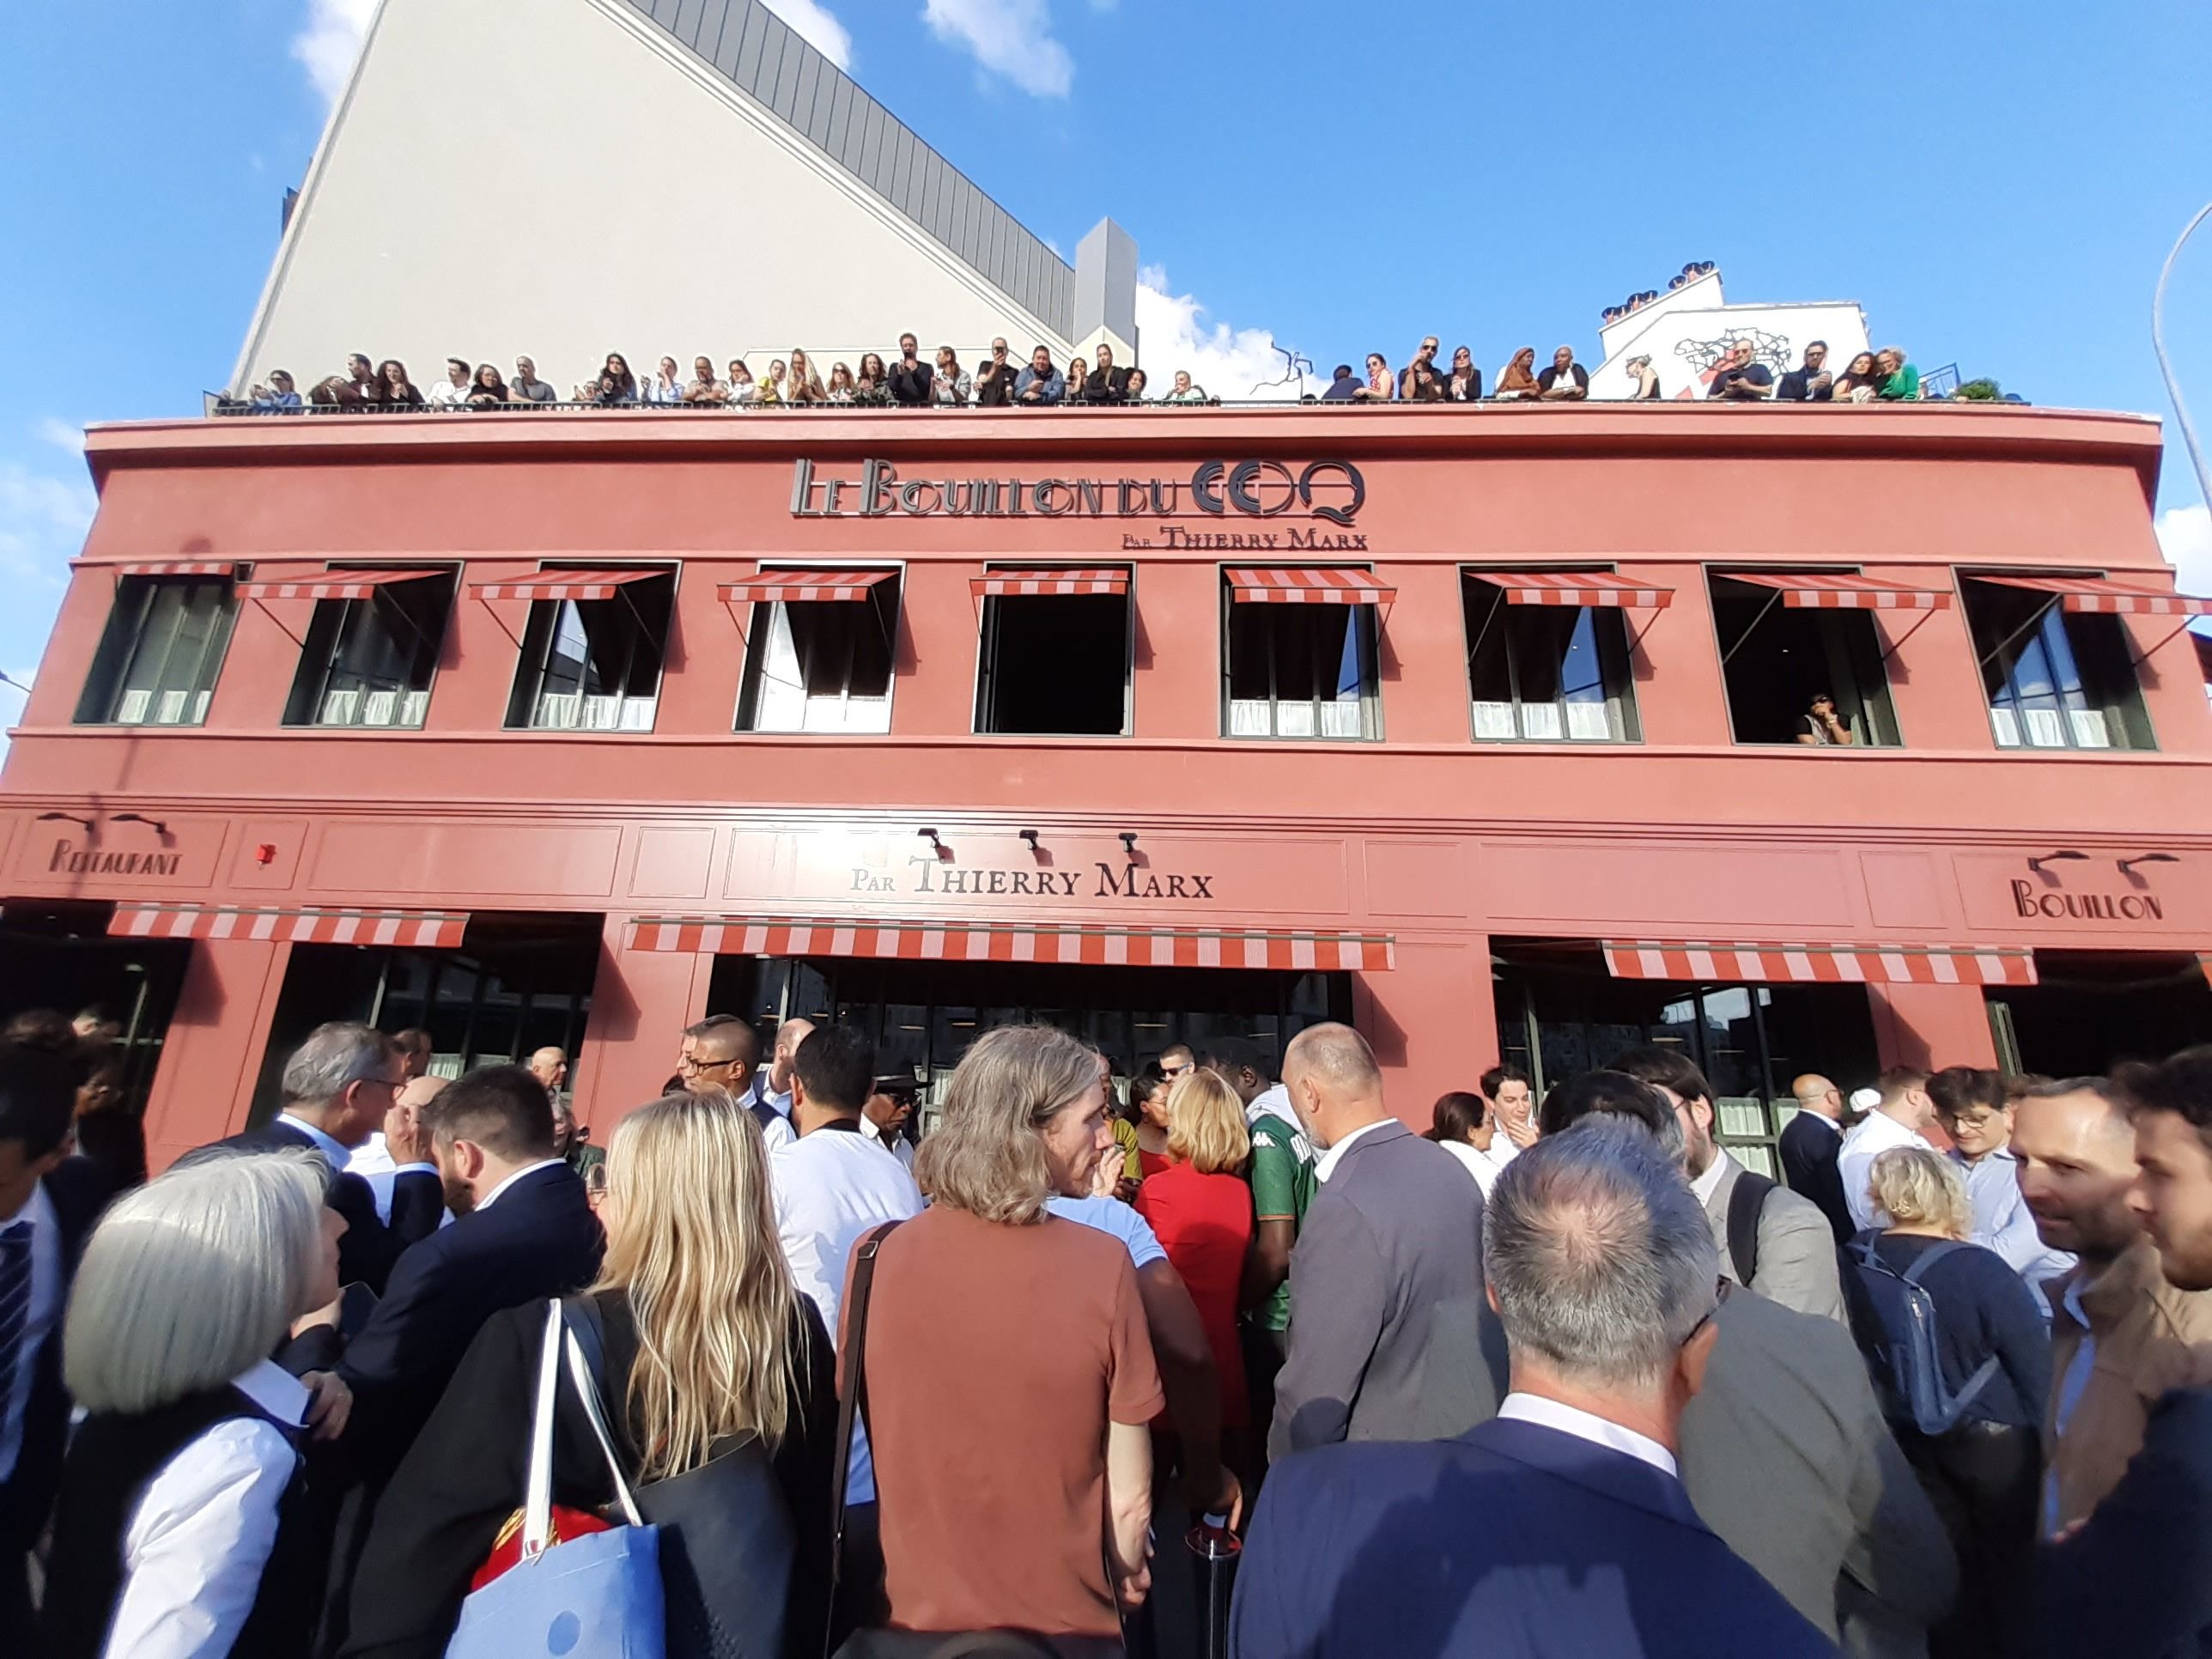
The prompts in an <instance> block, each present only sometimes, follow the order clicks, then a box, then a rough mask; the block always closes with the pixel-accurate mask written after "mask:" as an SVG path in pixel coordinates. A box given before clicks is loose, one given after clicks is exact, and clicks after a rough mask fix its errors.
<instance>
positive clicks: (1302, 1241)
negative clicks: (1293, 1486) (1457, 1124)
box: [1267, 1025, 1482, 1458]
mask: <svg viewBox="0 0 2212 1659" xmlns="http://www.w3.org/2000/svg"><path fill="white" fill-rule="evenodd" d="M1283 1086H1284V1088H1285V1090H1286V1091H1288V1092H1289V1094H1290V1097H1291V1105H1292V1106H1293V1107H1294V1108H1295V1109H1297V1115H1298V1117H1299V1120H1300V1121H1302V1122H1303V1123H1304V1126H1305V1130H1306V1133H1307V1134H1308V1135H1309V1136H1310V1137H1311V1138H1312V1139H1313V1142H1314V1144H1315V1145H1316V1146H1319V1147H1322V1148H1323V1149H1324V1150H1323V1153H1322V1159H1321V1162H1320V1164H1318V1165H1317V1166H1316V1175H1318V1176H1319V1177H1320V1180H1321V1190H1320V1191H1319V1192H1317V1193H1316V1194H1315V1195H1314V1200H1313V1204H1312V1206H1311V1207H1310V1208H1309V1209H1308V1210H1307V1212H1306V1218H1305V1225H1304V1227H1303V1228H1301V1229H1300V1230H1299V1232H1298V1242H1297V1247H1296V1248H1295V1249H1293V1250H1292V1251H1291V1330H1290V1355H1289V1358H1287V1359H1286V1360H1285V1362H1284V1364H1283V1370H1282V1374H1281V1376H1279V1377H1278V1378H1277V1380H1276V1383H1275V1420H1274V1424H1273V1427H1272V1429H1271V1430H1270V1431H1269V1433H1268V1436H1267V1453H1268V1455H1269V1456H1270V1457H1271V1458H1279V1457H1283V1456H1285V1455H1288V1454H1289V1453H1291V1452H1294V1451H1303V1450H1304V1449H1306V1448H1307V1447H1309V1446H1321V1445H1327V1444H1328V1443H1331V1442H1334V1441H1339V1440H1402V1439H1406V1438H1407V1437H1408V1433H1407V1429H1408V1425H1410V1424H1411V1423H1412V1422H1413V1419H1414V1417H1415V1415H1416V1414H1417V1413H1418V1412H1419V1407H1420V1395H1421V1366H1422V1358H1423V1356H1424V1354H1425V1352H1426V1350H1427V1347H1428V1340H1429V1324H1430V1314H1431V1310H1433V1309H1434V1308H1435V1307H1436V1306H1437V1304H1439V1303H1442V1302H1448V1301H1450V1300H1452V1299H1453V1298H1455V1297H1467V1296H1479V1295H1480V1294H1481V1291H1482V1193H1481V1189H1480V1188H1478V1187H1477V1186H1476V1185H1475V1184H1474V1182H1472V1181H1470V1180H1468V1176H1467V1171H1466V1170H1464V1169H1462V1168H1461V1167H1460V1165H1459V1164H1458V1163H1457V1162H1455V1160H1454V1159H1453V1158H1451V1156H1450V1155H1449V1153H1447V1152H1445V1151H1444V1150H1443V1148H1442V1147H1441V1146H1435V1145H1433V1144H1432V1143H1431V1142H1429V1141H1426V1140H1424V1139H1420V1138H1419V1136H1417V1135H1415V1134H1414V1133H1413V1132H1412V1131H1410V1130H1409V1129H1407V1127H1406V1126H1405V1125H1404V1124H1402V1123H1401V1122H1400V1121H1398V1120H1397V1119H1396V1118H1395V1117H1393V1116H1392V1115H1390V1113H1389V1109H1388V1108H1387V1107H1385V1106H1384V1105H1383V1075H1382V1073H1381V1071H1380V1069H1379V1068H1377V1066H1376V1064H1375V1055H1374V1054H1373V1052H1372V1051H1371V1050H1370V1048H1368V1046H1367V1043H1366V1041H1365V1039H1364V1038H1363V1037H1361V1036H1360V1035H1359V1034H1358V1032H1357V1031H1354V1030H1352V1029H1351V1028H1350V1027H1349V1026H1346V1025H1316V1026H1312V1027H1310V1028H1309V1029H1308V1030H1304V1031H1302V1032H1300V1033H1299V1034H1298V1036H1297V1037H1295V1038H1294V1039H1292V1041H1291V1046H1290V1048H1289V1049H1288V1050H1287V1051H1286V1052H1285V1054H1284V1055H1283Z"/></svg>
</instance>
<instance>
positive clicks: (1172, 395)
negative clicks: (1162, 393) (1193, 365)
mask: <svg viewBox="0 0 2212 1659" xmlns="http://www.w3.org/2000/svg"><path fill="white" fill-rule="evenodd" d="M1160 401H1161V402H1162V403H1164V404H1202V403H1204V402H1205V401H1206V388H1205V387H1204V386H1199V385H1196V384H1194V382H1193V381H1192V380H1191V378H1190V371H1189V370H1188V369H1187V368H1179V369H1177V370H1176V372H1175V380H1174V381H1173V383H1172V384H1170V386H1169V387H1168V395H1167V396H1166V397H1164V398H1161V399H1160Z"/></svg>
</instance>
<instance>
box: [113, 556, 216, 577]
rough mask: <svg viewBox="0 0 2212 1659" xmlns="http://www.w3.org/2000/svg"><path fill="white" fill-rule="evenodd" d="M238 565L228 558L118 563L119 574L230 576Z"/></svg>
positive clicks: (116, 568) (148, 560) (116, 571)
mask: <svg viewBox="0 0 2212 1659" xmlns="http://www.w3.org/2000/svg"><path fill="white" fill-rule="evenodd" d="M237 568H238V566H237V565H236V564H235V563H234V562H232V561H231V560H228V559H147V560H140V561H138V562H135V563H131V564H118V565H117V566H116V567H115V574H117V575H118V576H228V575H229V574H231V573H232V572H233V571H234V570H236V569H237Z"/></svg>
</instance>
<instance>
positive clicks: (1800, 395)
mask: <svg viewBox="0 0 2212 1659" xmlns="http://www.w3.org/2000/svg"><path fill="white" fill-rule="evenodd" d="M1774 395H1775V396H1776V397H1777V398H1780V399H1781V400H1782V401H1783V402H1784V403H1785V404H1826V403H1832V402H1834V401H1835V397H1836V377H1835V376H1834V375H1832V374H1829V373H1828V343H1827V342H1826V340H1815V341H1814V342H1813V343H1812V344H1810V345H1808V346H1807V347H1806V348H1805V362H1804V366H1803V367H1802V368H1793V369H1791V370H1790V372H1789V373H1788V374H1785V375H1784V376H1783V377H1782V386H1781V389H1780V390H1779V391H1778V392H1776V393H1775V394H1774Z"/></svg>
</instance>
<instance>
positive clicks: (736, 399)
mask: <svg viewBox="0 0 2212 1659" xmlns="http://www.w3.org/2000/svg"><path fill="white" fill-rule="evenodd" d="M723 384H724V385H725V386H727V387H728V388H729V392H730V395H729V398H728V401H729V402H731V403H732V404H757V403H758V402H759V401H760V400H761V389H760V386H759V383H758V382H757V381H756V380H754V379H753V372H752V370H750V368H746V367H745V360H744V358H742V357H732V358H731V359H730V378H729V379H728V380H726V381H724V382H723Z"/></svg>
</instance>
